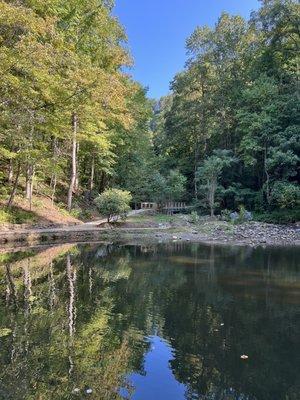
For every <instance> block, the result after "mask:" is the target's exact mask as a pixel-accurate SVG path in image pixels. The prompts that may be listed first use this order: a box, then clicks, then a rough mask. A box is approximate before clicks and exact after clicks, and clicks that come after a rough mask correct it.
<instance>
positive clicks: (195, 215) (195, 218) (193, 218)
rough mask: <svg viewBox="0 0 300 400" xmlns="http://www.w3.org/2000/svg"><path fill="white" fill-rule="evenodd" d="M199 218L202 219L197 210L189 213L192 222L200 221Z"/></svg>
mask: <svg viewBox="0 0 300 400" xmlns="http://www.w3.org/2000/svg"><path fill="white" fill-rule="evenodd" d="M199 220H200V217H199V215H198V213H197V211H192V212H191V214H190V215H189V221H190V222H191V223H192V224H197V223H198V222H199Z"/></svg>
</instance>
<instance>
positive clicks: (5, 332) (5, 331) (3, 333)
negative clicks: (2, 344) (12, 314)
mask: <svg viewBox="0 0 300 400" xmlns="http://www.w3.org/2000/svg"><path fill="white" fill-rule="evenodd" d="M11 333H12V330H11V329H9V328H1V329H0V337H4V336H8V335H10V334H11Z"/></svg>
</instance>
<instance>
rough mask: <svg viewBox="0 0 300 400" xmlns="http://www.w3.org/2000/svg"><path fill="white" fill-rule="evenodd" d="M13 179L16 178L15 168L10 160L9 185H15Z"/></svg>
mask: <svg viewBox="0 0 300 400" xmlns="http://www.w3.org/2000/svg"><path fill="white" fill-rule="evenodd" d="M13 178H14V166H13V160H12V159H10V160H9V166H8V184H9V185H12V183H13Z"/></svg>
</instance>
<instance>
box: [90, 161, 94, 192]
mask: <svg viewBox="0 0 300 400" xmlns="http://www.w3.org/2000/svg"><path fill="white" fill-rule="evenodd" d="M94 180H95V157H93V158H92V165H91V177H90V198H91V197H92V192H93V189H94Z"/></svg>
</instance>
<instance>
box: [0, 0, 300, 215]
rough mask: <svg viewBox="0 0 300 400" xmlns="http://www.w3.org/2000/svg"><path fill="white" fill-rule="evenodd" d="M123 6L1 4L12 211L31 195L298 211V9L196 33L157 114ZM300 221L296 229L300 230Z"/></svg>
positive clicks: (273, 6) (6, 176) (273, 1)
mask: <svg viewBox="0 0 300 400" xmlns="http://www.w3.org/2000/svg"><path fill="white" fill-rule="evenodd" d="M113 3H114V2H113V1H111V0H70V1H65V0H45V1H39V0H22V1H21V0H12V1H3V0H0V73H1V82H0V183H1V193H0V196H1V201H2V204H7V206H8V207H10V206H11V205H12V204H13V202H14V198H15V196H16V195H23V194H24V195H25V197H26V198H27V199H28V202H29V204H31V201H32V194H33V192H34V193H36V194H42V195H43V196H48V197H49V198H51V199H52V200H53V202H58V203H60V204H61V203H62V202H63V203H64V204H65V207H66V208H67V209H68V210H69V211H70V210H71V209H72V208H74V206H75V207H76V204H77V202H80V201H82V199H84V201H85V202H86V203H87V204H88V203H89V202H92V201H93V199H94V198H95V197H96V196H97V195H98V194H99V193H101V192H103V191H104V190H105V189H106V188H111V187H115V188H120V189H124V190H128V191H130V192H131V193H132V195H133V201H134V202H139V201H163V200H174V201H181V200H185V201H189V202H190V203H191V204H194V205H195V208H198V209H199V210H201V211H203V212H208V211H210V212H211V214H212V215H213V214H214V213H215V212H221V210H224V209H228V210H231V211H232V210H237V209H238V208H239V207H240V206H241V205H243V206H245V207H246V208H247V209H249V210H258V211H259V212H262V211H267V212H272V211H274V210H286V211H287V212H288V213H290V212H291V213H294V212H295V210H299V202H300V200H299V198H300V189H299V184H298V183H299V147H300V146H299V136H300V135H299V119H300V113H299V98H300V93H299V68H300V59H299V54H300V53H299V50H300V38H299V22H300V10H299V7H300V6H299V4H298V2H297V1H294V0H262V2H261V3H262V5H261V8H260V9H259V10H258V11H257V12H254V13H253V14H252V16H251V18H250V20H249V21H245V20H244V19H243V18H242V17H240V16H231V15H228V14H226V13H223V14H222V15H221V16H220V18H219V21H218V22H217V24H216V26H215V27H213V28H211V27H208V26H202V27H197V28H196V29H195V31H194V33H193V34H192V35H191V37H190V38H188V39H187V52H188V58H187V63H186V67H185V69H184V70H183V71H182V72H180V73H178V74H177V75H176V76H175V78H174V80H173V82H172V84H171V93H170V95H168V96H166V97H164V98H162V99H161V100H160V101H159V102H157V101H154V100H151V101H150V100H149V99H147V97H146V89H144V88H143V87H141V85H140V84H138V83H137V82H134V81H133V80H132V78H131V77H130V76H129V75H128V74H127V73H125V72H124V68H123V67H125V66H129V65H131V64H132V60H131V58H130V55H129V54H128V51H127V47H126V46H127V44H126V34H125V32H124V30H123V27H122V26H121V25H120V23H119V22H118V20H117V19H116V18H115V17H114V16H113V15H112V10H113V6H114V4H113ZM294 218H295V217H293V218H292V219H294Z"/></svg>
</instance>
